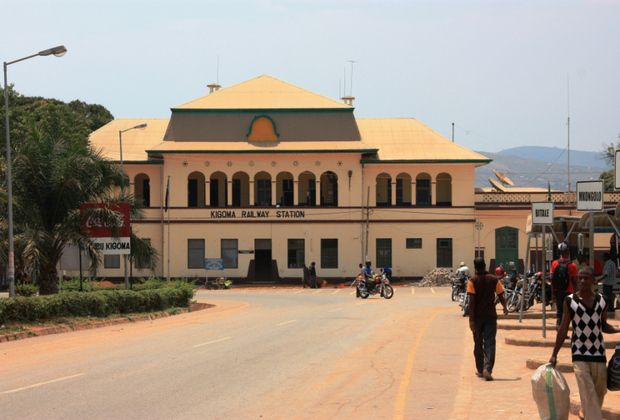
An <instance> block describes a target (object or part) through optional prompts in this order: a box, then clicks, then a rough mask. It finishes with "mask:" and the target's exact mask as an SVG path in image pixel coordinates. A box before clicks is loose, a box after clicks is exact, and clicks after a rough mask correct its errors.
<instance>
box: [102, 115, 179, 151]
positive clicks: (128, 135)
mask: <svg viewBox="0 0 620 420" xmlns="http://www.w3.org/2000/svg"><path fill="white" fill-rule="evenodd" d="M168 121H169V120H168V118H121V119H116V120H114V121H111V122H109V123H108V124H106V125H104V126H103V127H101V128H100V129H99V130H97V131H95V132H93V133H91V135H90V143H91V145H92V146H93V147H94V148H96V149H98V150H102V151H103V154H104V156H105V157H107V158H108V159H111V160H115V161H119V160H120V139H119V131H121V130H126V129H128V128H131V127H135V126H136V125H140V124H144V123H146V124H147V126H146V127H145V128H140V129H135V130H129V131H126V132H124V133H123V161H130V160H134V161H135V160H147V158H148V154H147V153H146V151H147V150H148V149H150V148H152V147H153V146H155V145H157V144H159V143H161V142H162V141H163V139H164V134H165V133H166V128H167V127H168Z"/></svg>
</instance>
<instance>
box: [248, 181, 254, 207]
mask: <svg viewBox="0 0 620 420" xmlns="http://www.w3.org/2000/svg"><path fill="white" fill-rule="evenodd" d="M249 188H250V206H255V205H256V202H255V201H254V181H253V180H250V187H249Z"/></svg>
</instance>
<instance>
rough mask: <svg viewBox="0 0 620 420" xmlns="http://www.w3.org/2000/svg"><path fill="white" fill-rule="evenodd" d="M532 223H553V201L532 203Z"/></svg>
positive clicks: (547, 224)
mask: <svg viewBox="0 0 620 420" xmlns="http://www.w3.org/2000/svg"><path fill="white" fill-rule="evenodd" d="M532 224H533V225H546V226H549V225H552V224H553V202H551V201H542V202H540V203H532Z"/></svg>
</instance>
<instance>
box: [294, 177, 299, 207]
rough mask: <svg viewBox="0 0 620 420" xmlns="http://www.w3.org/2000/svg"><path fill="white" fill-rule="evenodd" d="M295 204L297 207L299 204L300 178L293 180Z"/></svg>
mask: <svg viewBox="0 0 620 420" xmlns="http://www.w3.org/2000/svg"><path fill="white" fill-rule="evenodd" d="M293 205H294V206H295V207H297V206H299V180H298V179H296V180H294V181H293Z"/></svg>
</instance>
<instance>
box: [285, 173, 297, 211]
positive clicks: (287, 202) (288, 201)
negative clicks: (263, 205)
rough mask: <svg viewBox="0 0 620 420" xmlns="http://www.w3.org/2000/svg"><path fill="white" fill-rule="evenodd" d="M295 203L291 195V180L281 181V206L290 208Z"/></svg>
mask: <svg viewBox="0 0 620 420" xmlns="http://www.w3.org/2000/svg"><path fill="white" fill-rule="evenodd" d="M294 203H295V198H294V195H293V180H292V179H284V180H282V204H283V205H285V206H287V207H291V206H292V205H293V204H294Z"/></svg>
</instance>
